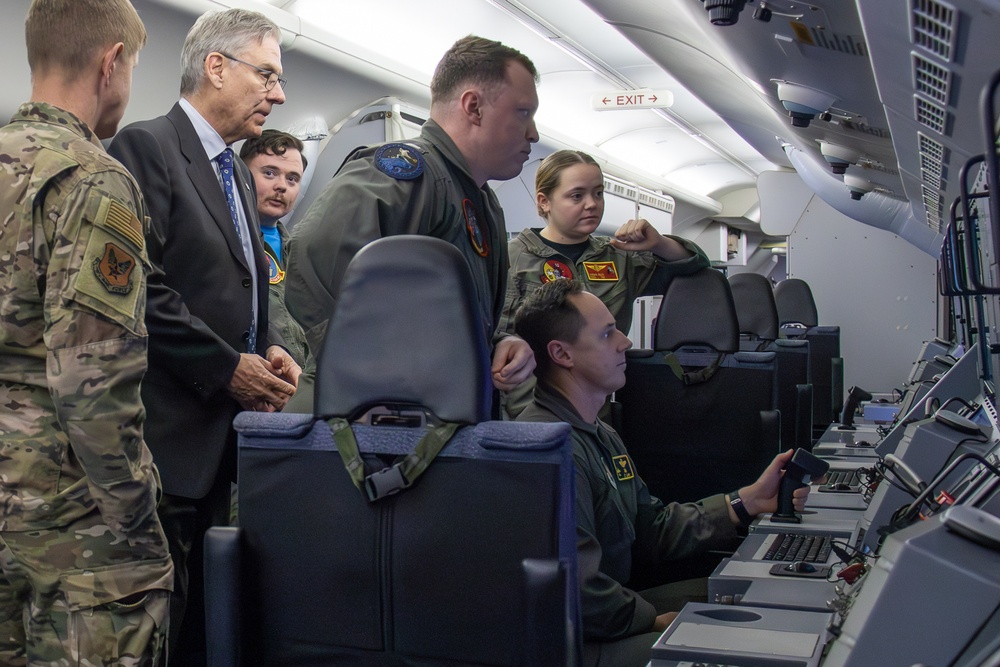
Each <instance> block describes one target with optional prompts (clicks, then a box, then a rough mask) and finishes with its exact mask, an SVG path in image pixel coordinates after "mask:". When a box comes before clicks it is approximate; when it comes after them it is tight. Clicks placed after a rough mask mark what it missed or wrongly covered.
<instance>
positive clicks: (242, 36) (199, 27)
mask: <svg viewBox="0 0 1000 667" xmlns="http://www.w3.org/2000/svg"><path fill="white" fill-rule="evenodd" d="M268 37H274V38H275V39H278V40H280V39H281V29H280V28H279V27H278V26H277V25H276V24H275V23H274V22H273V21H271V19H269V18H267V17H266V16H264V15H263V14H261V13H259V12H254V11H250V10H248V9H227V10H226V11H221V12H206V13H205V14H202V15H201V16H199V17H198V20H197V21H195V22H194V25H193V26H191V30H190V31H189V32H188V34H187V38H185V40H184V47H183V48H182V49H181V95H188V94H190V93H193V92H195V91H196V90H197V89H198V86H199V85H200V84H201V79H202V75H203V72H204V66H205V58H207V57H208V54H209V53H212V52H213V51H220V52H223V53H228V54H230V55H232V56H235V57H239V56H241V55H242V54H243V53H244V52H245V51H246V50H247V49H248V48H250V46H251V45H252V44H261V43H263V42H264V40H265V39H267V38H268Z"/></svg>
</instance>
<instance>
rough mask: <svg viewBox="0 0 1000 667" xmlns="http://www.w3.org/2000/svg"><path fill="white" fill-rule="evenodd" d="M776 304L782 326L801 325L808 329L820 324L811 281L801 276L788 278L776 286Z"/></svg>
mask: <svg viewBox="0 0 1000 667" xmlns="http://www.w3.org/2000/svg"><path fill="white" fill-rule="evenodd" d="M774 305H775V307H777V309H778V323H779V324H780V325H781V326H787V325H795V324H797V325H799V326H801V327H804V328H806V329H808V328H809V327H814V326H817V325H819V312H818V311H817V310H816V301H815V300H814V299H813V294H812V290H811V289H810V288H809V283H807V282H806V281H804V280H802V279H800V278H786V279H785V280H782V281H781V282H779V283H778V284H777V285H775V286H774Z"/></svg>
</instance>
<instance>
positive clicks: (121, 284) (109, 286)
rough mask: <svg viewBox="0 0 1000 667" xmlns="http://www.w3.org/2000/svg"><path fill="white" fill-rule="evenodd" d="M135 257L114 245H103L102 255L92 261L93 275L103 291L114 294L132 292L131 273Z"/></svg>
mask: <svg viewBox="0 0 1000 667" xmlns="http://www.w3.org/2000/svg"><path fill="white" fill-rule="evenodd" d="M134 269H135V257H133V256H132V255H131V254H129V252H128V251H126V250H125V249H124V248H122V247H121V246H119V245H116V244H114V243H105V244H104V254H103V255H102V256H101V257H99V258H97V259H95V260H94V274H95V275H96V276H97V279H98V280H99V281H101V284H102V285H104V289H106V290H108V291H109V292H112V293H114V294H128V293H129V292H131V291H132V271H133V270H134Z"/></svg>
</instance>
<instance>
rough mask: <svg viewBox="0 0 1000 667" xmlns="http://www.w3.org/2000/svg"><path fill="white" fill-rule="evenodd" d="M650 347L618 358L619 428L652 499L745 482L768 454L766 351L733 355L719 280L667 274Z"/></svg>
mask: <svg viewBox="0 0 1000 667" xmlns="http://www.w3.org/2000/svg"><path fill="white" fill-rule="evenodd" d="M653 341H654V348H655V349H654V350H630V351H629V352H628V353H627V354H626V359H627V365H626V371H625V375H626V382H625V386H624V387H623V388H622V389H620V390H619V391H618V392H616V394H615V397H616V400H617V402H619V403H620V405H621V410H620V414H621V421H620V424H619V426H620V428H619V433H620V434H621V436H622V439H623V440H624V442H625V445H626V446H627V447H628V450H629V453H630V454H631V456H632V458H633V459H634V460H635V463H636V467H637V470H638V472H639V474H640V475H642V478H643V480H645V482H646V483H647V485H648V486H649V488H650V491H651V492H652V493H653V495H655V496H657V497H658V498H660V499H661V500H664V501H665V502H669V501H674V500H676V501H693V500H699V499H701V498H703V497H705V496H708V495H711V494H714V493H719V492H721V491H729V490H732V489H734V488H738V487H740V486H743V485H745V484H748V483H751V482H753V481H754V480H755V479H756V478H757V475H758V474H759V473H760V471H761V470H763V468H764V466H765V465H766V464H767V463H768V462H769V461H770V460H771V458H772V457H773V456H774V454H775V453H776V452H777V451H778V442H779V430H780V424H779V420H778V413H777V410H775V402H776V388H775V364H774V360H775V354H774V353H773V352H740V351H739V326H738V324H737V320H736V311H735V306H734V304H733V297H732V293H731V291H730V288H729V284H728V282H727V281H726V278H725V276H723V275H722V274H721V273H720V272H718V271H716V270H714V269H705V270H703V271H699V272H698V273H696V274H694V275H691V276H678V277H676V278H674V280H673V281H672V282H671V284H670V286H669V287H668V288H667V291H666V293H665V294H664V295H663V301H662V302H661V304H660V311H659V315H658V317H657V323H656V327H655V329H654V334H653Z"/></svg>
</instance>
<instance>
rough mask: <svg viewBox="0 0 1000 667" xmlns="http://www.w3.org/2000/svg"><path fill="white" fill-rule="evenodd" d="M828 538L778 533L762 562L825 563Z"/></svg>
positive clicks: (828, 546)
mask: <svg viewBox="0 0 1000 667" xmlns="http://www.w3.org/2000/svg"><path fill="white" fill-rule="evenodd" d="M830 541H831V540H830V536H829V535H809V534H807V533H779V534H778V535H777V536H776V537H775V539H774V542H773V543H772V544H771V547H770V548H769V549H768V550H767V553H765V554H764V560H781V561H805V562H807V563H825V562H826V559H827V558H829V557H830V551H831V546H830Z"/></svg>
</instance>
